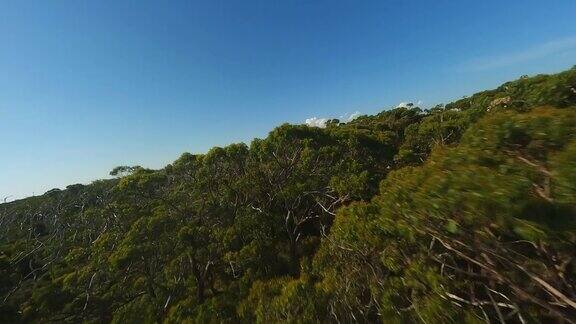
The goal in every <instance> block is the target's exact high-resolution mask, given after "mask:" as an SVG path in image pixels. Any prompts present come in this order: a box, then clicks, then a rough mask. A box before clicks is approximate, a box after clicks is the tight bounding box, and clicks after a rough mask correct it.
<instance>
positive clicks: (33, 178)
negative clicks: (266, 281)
mask: <svg viewBox="0 0 576 324" xmlns="http://www.w3.org/2000/svg"><path fill="white" fill-rule="evenodd" d="M575 17H576V1H574V0H565V1H560V0H548V1H541V0H523V1H502V0H499V1H492V0H490V1H488V0H482V1H478V0H474V1H471V0H460V1H453V0H450V1H448V0H435V1H432V0H430V1H385V0H380V1H367V0H363V1H358V0H351V1H335V0H332V1H320V0H318V1H296V0H285V1H272V0H262V1H249V0H238V1H216V0H206V1H175V0H174V1H143V0H138V1H122V0H115V1H103V0H97V1H96V0H92V1H81V0H70V1H64V0H59V1H46V0H37V1H32V0H29V1H23V0H2V1H0V138H1V140H2V142H1V143H2V144H1V145H2V146H1V148H2V150H1V151H0V152H1V156H0V199H2V198H3V197H5V196H9V195H12V198H10V199H9V200H11V199H14V198H19V197H23V196H28V195H32V194H33V193H34V194H41V193H43V192H44V191H46V190H48V189H51V188H54V187H64V186H66V185H68V184H72V183H79V182H80V183H87V182H90V181H91V180H94V179H97V178H104V177H106V176H107V174H108V172H109V170H110V169H112V168H113V167H114V166H117V165H124V164H128V165H133V164H139V165H143V166H147V167H153V168H159V167H162V166H164V165H165V164H167V163H170V162H171V161H173V160H174V159H176V158H177V157H178V156H179V155H180V154H181V153H183V152H186V151H188V152H205V151H206V150H207V149H209V148H210V147H212V146H215V145H218V146H222V145H226V144H229V143H232V142H239V141H250V140H251V139H252V138H254V137H263V136H265V135H266V134H267V132H268V131H270V130H271V129H272V128H273V127H274V126H277V125H279V124H281V123H283V122H291V123H302V122H303V121H304V120H305V119H306V118H309V117H314V116H317V117H338V116H341V115H343V114H346V113H351V112H355V111H360V112H362V113H364V114H370V113H376V112H378V111H380V110H382V109H384V108H389V107H392V106H395V105H396V104H397V103H399V102H402V101H414V102H416V101H419V100H421V101H422V102H423V105H424V106H430V105H433V104H436V103H440V102H446V101H448V100H450V99H454V98H458V97H461V96H463V95H466V94H471V93H473V92H475V91H477V90H483V89H487V88H493V87H495V86H497V85H498V84H500V83H501V82H503V81H507V80H510V79H514V78H517V77H519V76H520V75H523V74H534V73H549V72H557V71H561V70H564V69H567V68H569V67H571V66H572V65H574V64H576V19H575Z"/></svg>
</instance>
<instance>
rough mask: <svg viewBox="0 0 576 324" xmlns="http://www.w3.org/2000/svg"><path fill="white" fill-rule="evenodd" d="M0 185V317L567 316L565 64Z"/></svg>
mask: <svg viewBox="0 0 576 324" xmlns="http://www.w3.org/2000/svg"><path fill="white" fill-rule="evenodd" d="M111 175H113V176H114V178H113V179H108V180H100V181H95V182H93V183H92V184H89V185H80V184H76V185H70V186H68V187H67V188H66V189H65V190H59V189H54V190H51V191H49V192H47V193H45V194H44V195H42V196H36V197H30V198H26V199H22V200H18V201H14V202H9V203H4V204H1V205H0V322H2V323H13V322H39V323H47V322H74V323H77V322H86V323H102V322H114V323H157V322H166V323H181V322H190V323H209V322H218V323H240V322H246V323H252V322H258V323H275V322H298V323H312V322H323V323H327V322H339V323H347V322H369V323H375V322H386V323H388V322H398V323H476V322H478V323H485V322H512V323H544V322H559V323H576V67H574V68H572V69H570V70H568V71H565V72H562V73H559V74H555V75H537V76H534V77H522V78H520V79H518V80H516V81H512V82H508V83H505V84H503V85H501V86H500V87H498V88H497V89H494V90H489V91H484V92H480V93H477V94H474V95H472V96H469V97H464V98H462V99H460V100H457V101H455V102H452V103H449V104H446V105H440V106H437V107H434V108H432V109H428V110H422V109H420V108H418V107H414V106H409V107H403V108H395V109H390V110H384V111H382V112H381V113H379V114H377V115H373V116H361V117H359V118H357V119H355V120H353V121H350V122H347V123H342V122H340V121H338V120H331V121H329V122H328V124H327V126H326V127H325V128H317V127H309V126H306V125H289V124H284V125H281V126H279V127H277V128H275V129H274V130H273V131H271V132H270V134H269V135H268V136H267V137H266V138H263V139H255V140H253V141H252V142H251V143H250V144H249V145H247V144H243V143H240V144H232V145H229V146H226V147H223V148H220V147H216V148H213V149H211V150H210V151H209V152H207V153H206V154H189V153H185V154H183V155H182V156H181V157H180V158H179V159H177V160H176V161H174V162H173V163H172V164H170V165H167V166H166V167H165V168H163V169H160V170H151V169H146V168H142V167H137V166H135V167H118V168H116V169H114V170H113V171H112V172H111Z"/></svg>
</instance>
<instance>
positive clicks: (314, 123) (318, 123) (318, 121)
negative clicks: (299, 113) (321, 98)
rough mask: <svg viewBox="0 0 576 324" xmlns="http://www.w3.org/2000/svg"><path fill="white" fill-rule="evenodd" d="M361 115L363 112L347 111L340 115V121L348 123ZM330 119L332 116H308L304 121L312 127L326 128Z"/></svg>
mask: <svg viewBox="0 0 576 324" xmlns="http://www.w3.org/2000/svg"><path fill="white" fill-rule="evenodd" d="M361 115H362V114H361V113H360V112H359V111H355V112H353V113H346V114H344V115H342V116H340V122H343V123H347V122H350V121H353V120H354V119H356V118H358V117H359V116H361ZM329 120H332V118H318V117H312V118H306V121H305V122H304V123H305V124H306V125H308V126H310V127H320V128H325V127H326V124H327V123H328V121H329Z"/></svg>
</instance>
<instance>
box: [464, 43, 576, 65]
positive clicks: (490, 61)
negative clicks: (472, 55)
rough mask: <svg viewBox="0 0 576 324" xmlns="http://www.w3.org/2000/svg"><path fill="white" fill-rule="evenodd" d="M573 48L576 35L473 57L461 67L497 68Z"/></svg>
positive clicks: (575, 44)
mask: <svg viewBox="0 0 576 324" xmlns="http://www.w3.org/2000/svg"><path fill="white" fill-rule="evenodd" d="M573 49H576V36H575V37H567V38H561V39H557V40H553V41H550V42H546V43H543V44H540V45H536V46H533V47H530V48H527V49H524V50H521V51H517V52H512V53H506V54H503V55H495V56H491V57H481V58H477V59H473V60H470V61H468V62H466V63H464V64H461V65H460V69H461V70H463V71H484V70H490V69H497V68H502V67H505V66H510V65H515V64H519V63H524V62H528V61H532V60H537V59H542V58H546V57H549V56H551V55H554V54H562V53H564V52H566V51H569V50H573Z"/></svg>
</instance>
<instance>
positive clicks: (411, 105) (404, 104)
mask: <svg viewBox="0 0 576 324" xmlns="http://www.w3.org/2000/svg"><path fill="white" fill-rule="evenodd" d="M421 105H422V100H418V101H416V103H414V102H412V101H407V102H401V103H399V104H398V105H396V108H414V107H420V106H421Z"/></svg>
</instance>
